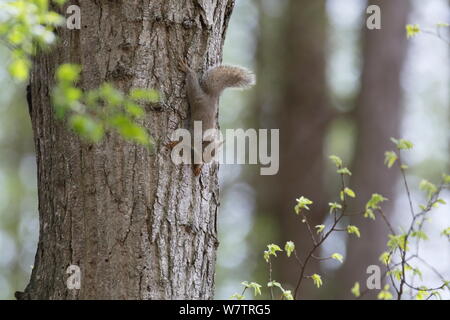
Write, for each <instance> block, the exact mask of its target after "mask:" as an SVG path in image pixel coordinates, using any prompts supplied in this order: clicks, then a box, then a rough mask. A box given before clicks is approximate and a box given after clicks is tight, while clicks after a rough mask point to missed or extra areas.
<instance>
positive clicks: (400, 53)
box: [336, 0, 411, 298]
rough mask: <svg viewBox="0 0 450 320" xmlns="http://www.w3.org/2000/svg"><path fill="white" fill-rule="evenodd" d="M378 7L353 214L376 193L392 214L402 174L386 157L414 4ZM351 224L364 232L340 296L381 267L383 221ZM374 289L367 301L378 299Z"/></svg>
mask: <svg viewBox="0 0 450 320" xmlns="http://www.w3.org/2000/svg"><path fill="white" fill-rule="evenodd" d="M370 4H376V5H378V6H380V8H381V13H382V28H381V30H369V29H367V28H366V27H365V25H364V27H363V29H362V30H363V35H364V48H363V59H364V65H363V71H362V76H361V91H360V94H359V99H358V104H357V107H356V119H355V120H356V124H357V128H358V136H357V137H358V138H357V144H356V150H355V159H354V164H353V170H352V171H353V178H352V182H351V183H352V186H351V187H352V189H353V190H355V191H356V193H357V199H356V200H355V201H352V203H353V204H354V208H355V210H361V208H364V206H365V204H366V203H367V201H368V200H369V199H370V197H371V195H372V194H373V193H380V194H382V195H383V196H385V197H387V198H389V202H385V203H383V205H382V207H383V209H384V211H385V212H386V214H388V215H389V216H392V210H393V208H394V200H395V187H396V183H397V178H398V171H397V170H396V169H395V168H392V169H388V168H387V167H386V166H385V165H384V163H383V159H384V153H385V151H387V150H392V149H393V148H395V146H394V145H393V144H392V142H391V141H390V138H391V137H395V138H397V137H399V134H400V129H401V111H402V108H401V107H402V87H401V72H402V69H403V65H404V63H403V62H404V61H405V60H406V52H407V46H408V44H407V40H406V35H405V25H406V24H407V19H408V15H409V12H410V6H411V4H410V1H408V0H401V1H382V0H378V1H374V0H372V1H369V5H370ZM351 223H352V224H355V225H357V226H358V227H359V228H360V231H361V238H360V239H357V240H355V239H350V241H349V243H348V248H347V258H346V262H345V264H344V266H343V268H342V270H341V271H340V274H341V277H339V278H340V279H341V285H340V286H339V288H338V289H339V290H336V292H340V296H339V298H344V297H349V296H350V295H351V294H350V288H351V286H352V285H353V284H354V283H355V282H356V281H359V282H360V284H361V285H362V287H363V288H364V287H365V284H366V279H367V277H368V276H369V275H367V274H366V269H367V267H368V266H369V265H372V264H374V265H380V261H379V260H378V257H379V256H380V254H381V253H382V252H383V251H385V248H386V241H387V240H386V239H387V228H386V225H385V224H384V223H383V221H382V219H381V218H380V217H377V219H376V221H375V222H373V221H371V220H367V219H364V218H355V219H354V220H353V221H352V222H351ZM377 293H378V292H377V290H371V291H369V292H368V294H367V295H366V296H365V297H366V298H374V297H376V294H377Z"/></svg>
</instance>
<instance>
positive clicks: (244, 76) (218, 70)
mask: <svg viewBox="0 0 450 320" xmlns="http://www.w3.org/2000/svg"><path fill="white" fill-rule="evenodd" d="M202 80H203V81H202V82H203V87H204V89H205V90H206V91H207V92H208V93H214V94H220V93H221V92H222V91H223V90H225V89H226V88H242V89H244V88H248V87H251V86H253V85H254V84H255V75H254V74H253V72H251V71H250V70H247V69H245V68H242V67H237V66H230V65H220V66H216V67H212V68H210V69H209V70H208V71H207V72H206V73H205V74H204V76H203V79H202Z"/></svg>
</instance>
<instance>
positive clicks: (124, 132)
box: [109, 115, 151, 145]
mask: <svg viewBox="0 0 450 320" xmlns="http://www.w3.org/2000/svg"><path fill="white" fill-rule="evenodd" d="M109 123H110V124H111V125H112V126H113V127H114V128H116V129H117V131H118V132H119V133H120V135H121V136H122V137H124V138H125V139H128V140H133V141H135V142H137V143H140V144H142V145H149V144H150V141H151V140H150V136H149V135H148V133H147V131H146V130H145V129H144V128H141V127H139V126H138V125H136V124H134V123H133V122H132V121H131V120H130V119H129V118H127V117H125V116H122V115H117V116H114V117H113V118H112V119H109Z"/></svg>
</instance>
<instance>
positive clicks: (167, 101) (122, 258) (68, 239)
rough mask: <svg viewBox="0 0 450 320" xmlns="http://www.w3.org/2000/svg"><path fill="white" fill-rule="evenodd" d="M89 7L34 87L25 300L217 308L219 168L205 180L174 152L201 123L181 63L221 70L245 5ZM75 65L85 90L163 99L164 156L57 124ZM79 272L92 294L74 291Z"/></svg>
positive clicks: (152, 115)
mask: <svg viewBox="0 0 450 320" xmlns="http://www.w3.org/2000/svg"><path fill="white" fill-rule="evenodd" d="M79 4H80V7H81V16H82V26H81V30H79V31H77V30H75V31H70V30H68V29H65V28H63V29H60V30H58V36H59V45H58V46H57V48H54V49H53V50H51V52H49V53H47V54H42V55H40V56H39V57H37V58H36V61H35V64H34V68H33V72H32V77H31V84H32V106H33V107H32V111H31V117H32V123H33V130H34V135H35V145H36V153H37V162H38V187H39V215H40V236H39V244H38V250H37V254H36V261H35V265H34V269H33V272H32V276H31V280H30V283H29V285H28V287H27V289H26V291H25V293H24V294H23V295H22V298H30V299H211V298H213V293H214V270H215V259H216V248H217V245H218V241H217V230H216V216H217V210H218V180H217V171H218V167H217V165H210V166H207V167H205V168H204V170H203V174H202V176H201V177H200V178H195V177H194V176H193V174H192V170H191V167H190V166H175V165H173V164H172V162H171V160H170V157H169V156H170V154H169V151H168V150H165V148H164V147H163V145H164V144H165V143H167V141H168V136H169V134H170V133H171V132H172V131H173V130H174V129H177V128H179V127H183V126H184V123H185V122H186V121H184V120H185V119H186V118H187V117H188V116H189V108H188V105H187V100H186V95H185V91H184V74H183V73H181V72H179V71H178V69H177V63H178V60H179V59H180V58H182V57H186V58H187V59H188V61H189V63H190V65H191V66H192V67H194V68H195V69H197V70H201V69H203V70H204V69H205V68H207V67H208V66H210V65H213V64H215V63H218V62H220V60H221V54H222V46H223V41H224V36H225V31H226V28H227V24H228V20H229V18H230V15H231V12H232V9H233V5H234V0H217V1H207V0H203V1H202V0H196V1H179V0H152V1H150V0H144V1H79ZM65 62H73V63H79V64H80V65H81V66H82V69H83V72H82V79H81V81H80V86H81V87H82V88H83V89H85V90H87V89H92V88H96V87H98V86H99V85H100V84H101V83H102V82H104V81H108V82H111V83H113V84H114V85H115V86H116V87H117V88H119V89H121V90H123V91H125V92H126V91H128V90H129V89H130V88H131V87H140V88H154V89H157V90H159V91H160V93H161V96H162V100H163V103H162V104H161V105H160V106H159V107H160V108H159V110H158V111H155V108H152V110H150V109H149V110H148V114H147V116H146V118H145V120H144V125H145V127H146V128H148V130H149V131H150V133H151V135H152V137H153V138H154V140H155V149H154V151H153V152H149V151H148V150H147V149H145V148H143V147H141V146H138V145H135V144H131V143H126V142H124V141H123V139H122V138H120V137H119V136H118V135H116V134H109V135H108V136H107V137H106V138H105V139H104V140H103V141H102V142H101V143H100V144H98V145H89V144H87V143H84V142H82V141H80V139H79V138H78V137H77V136H76V135H74V134H73V133H71V132H69V131H68V130H67V127H66V126H65V125H64V124H63V123H61V122H60V121H57V120H55V118H54V114H53V110H52V107H51V105H50V98H49V95H50V90H51V88H52V85H53V77H54V72H55V70H56V67H57V66H58V65H59V64H61V63H65ZM156 109H158V108H156ZM71 264H75V265H78V266H79V267H80V268H81V289H80V290H68V289H67V287H66V279H67V277H68V275H67V274H66V269H67V267H68V266H69V265H71Z"/></svg>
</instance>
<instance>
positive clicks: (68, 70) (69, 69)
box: [56, 63, 81, 82]
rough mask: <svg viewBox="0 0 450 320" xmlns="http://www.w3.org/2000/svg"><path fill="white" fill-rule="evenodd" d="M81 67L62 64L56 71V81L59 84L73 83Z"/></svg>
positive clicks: (76, 79) (77, 77)
mask: <svg viewBox="0 0 450 320" xmlns="http://www.w3.org/2000/svg"><path fill="white" fill-rule="evenodd" d="M80 72H81V67H80V66H79V65H75V64H68V63H66V64H62V65H60V66H59V67H58V69H57V70H56V80H58V81H61V82H75V81H78V79H79V77H80Z"/></svg>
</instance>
